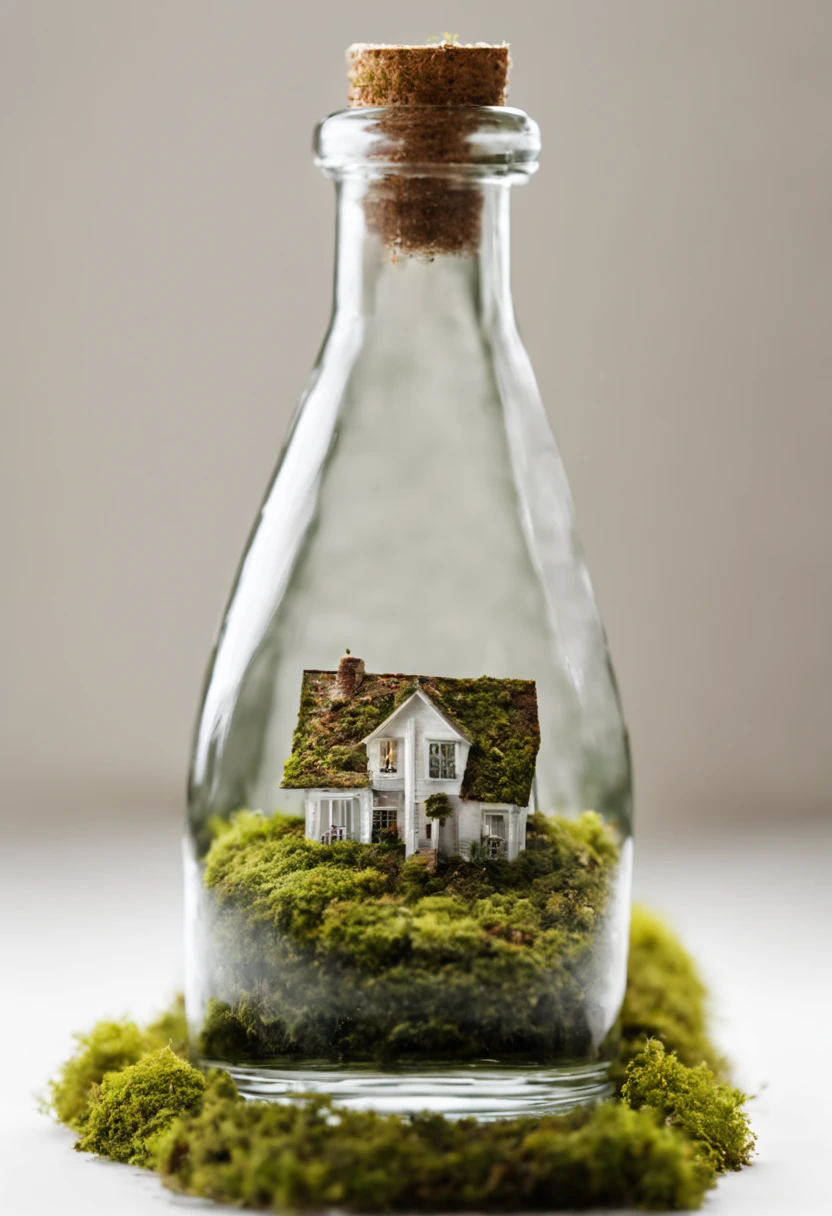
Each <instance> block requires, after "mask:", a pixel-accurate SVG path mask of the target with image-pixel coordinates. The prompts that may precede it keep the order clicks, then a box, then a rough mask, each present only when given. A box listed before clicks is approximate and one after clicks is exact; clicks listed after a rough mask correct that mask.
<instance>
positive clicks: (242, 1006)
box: [201, 812, 618, 1063]
mask: <svg viewBox="0 0 832 1216" xmlns="http://www.w3.org/2000/svg"><path fill="white" fill-rule="evenodd" d="M302 831H303V826H302V824H301V823H300V822H299V821H298V820H296V819H295V820H293V819H289V818H288V817H286V816H274V817H272V818H264V817H262V816H257V815H251V814H245V815H243V816H241V817H238V818H237V819H236V820H235V822H234V824H233V825H232V827H231V829H230V830H229V831H227V832H225V833H223V834H222V835H221V836H220V837H219V838H218V839H216V840H215V841H214V843H213V845H212V847H211V850H210V852H209V854H208V858H207V861H206V867H205V874H204V880H205V885H206V887H207V888H208V890H209V891H210V892H211V893H212V895H213V898H214V905H215V919H214V924H213V934H214V940H215V942H216V944H217V948H216V950H215V951H214V957H215V959H216V960H217V967H216V970H215V972H214V973H213V975H209V977H208V978H209V991H212V992H213V995H214V998H215V999H214V1000H213V1001H212V1002H211V1004H210V1006H209V1009H208V1011H207V1017H206V1019H205V1023H204V1026H203V1030H202V1039H201V1050H202V1051H203V1053H204V1054H205V1055H206V1056H208V1057H210V1058H213V1059H220V1060H232V1061H235V1062H239V1061H242V1060H258V1059H259V1060H262V1059H267V1058H270V1057H275V1056H295V1057H299V1056H300V1057H303V1056H318V1057H325V1058H328V1059H331V1060H339V1061H346V1060H351V1061H360V1060H380V1061H390V1060H403V1059H418V1058H429V1059H431V1060H436V1059H437V1058H442V1059H454V1060H460V1059H463V1060H467V1059H476V1058H489V1059H500V1060H506V1061H507V1060H514V1061H534V1062H537V1063H546V1062H551V1061H554V1060H558V1059H565V1058H568V1059H574V1060H578V1059H591V1058H596V1055H597V1049H596V1047H595V1046H594V1038H593V1032H592V1029H591V1027H590V1024H589V1019H588V1013H587V1004H588V1003H587V1000H586V992H585V978H584V973H585V969H586V962H587V959H588V958H590V957H591V954H592V947H593V944H594V942H595V939H596V934H597V933H598V932H599V931H600V930H601V927H602V925H603V913H604V910H605V907H606V904H607V900H608V896H609V893H610V889H611V884H612V881H613V879H614V874H615V867H616V863H617V860H618V850H617V847H616V845H615V843H614V841H613V838H612V836H611V835H610V833H609V832H608V830H607V828H606V827H605V826H604V824H603V822H602V821H601V819H600V818H599V817H598V816H597V815H595V814H593V813H592V812H586V813H585V814H584V815H582V816H580V817H579V818H577V819H574V820H569V819H560V818H547V817H546V816H544V815H540V814H537V815H534V816H531V817H530V819H529V823H528V828H527V840H526V845H527V847H526V849H525V850H524V851H522V852H521V853H520V854H519V856H518V857H517V858H516V859H515V860H514V861H510V862H509V861H506V860H495V861H487V862H484V863H483V864H474V863H472V862H471V861H470V860H464V859H462V858H460V857H455V858H451V859H439V862H438V865H437V869H436V871H435V872H431V871H429V870H428V869H427V868H426V867H425V866H423V865H420V864H419V862H418V861H417V860H407V859H406V858H405V854H404V849H403V847H402V846H401V845H391V844H376V845H365V844H359V843H357V842H355V841H338V842H335V843H333V844H329V845H325V844H319V843H317V842H315V841H311V840H307V839H305V838H304V837H303V835H302ZM519 993H522V1000H520V999H518V994H519Z"/></svg>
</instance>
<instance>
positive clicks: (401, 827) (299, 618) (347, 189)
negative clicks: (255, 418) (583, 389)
mask: <svg viewBox="0 0 832 1216" xmlns="http://www.w3.org/2000/svg"><path fill="white" fill-rule="evenodd" d="M414 132H415V133H416V134H415V138H414ZM449 132H451V137H449ZM316 151H317V163H318V164H319V165H320V166H321V167H322V168H323V170H324V172H326V173H327V174H328V175H329V176H330V177H332V178H333V179H334V181H335V183H336V191H337V203H338V215H337V252H336V268H335V287H334V305H333V312H332V319H331V322H330V326H329V330H328V332H327V335H326V338H325V340H324V343H323V347H322V350H321V353H320V355H319V358H318V360H317V363H316V364H315V367H314V369H313V372H312V375H311V380H310V383H309V386H308V388H307V390H306V392H305V394H304V396H303V398H302V401H301V403H300V406H299V408H298V411H297V413H296V415H295V418H294V421H293V423H292V425H291V429H290V432H289V435H288V438H287V440H286V443H285V446H284V449H283V452H282V454H281V457H280V460H279V463H278V467H277V472H276V474H275V477H274V480H273V481H272V484H271V486H270V488H269V490H268V493H267V495H266V498H265V501H264V503H263V507H262V509H261V512H260V515H259V517H258V520H257V523H256V526H255V528H254V530H253V532H252V535H251V537H250V540H249V542H248V545H247V548H246V551H245V554H244V556H243V560H242V563H241V565H240V568H239V572H238V574H237V578H236V581H235V584H234V587H233V591H232V594H231V598H230V602H229V605H228V608H227V610H226V613H225V617H224V620H223V624H222V627H221V629H220V633H219V637H218V640H217V643H216V646H215V649H214V652H213V654H212V657H211V661H210V664H209V667H208V674H207V678H206V683H205V689H204V695H203V701H202V707H201V711H200V716H199V721H198V726H197V731H196V737H195V744H194V753H193V762H192V769H191V775H190V783H189V799H188V823H189V831H188V835H187V840H186V887H187V909H186V915H187V927H188V944H187V1009H188V1018H189V1024H190V1029H191V1035H192V1041H193V1042H194V1043H195V1044H196V1045H197V1051H198V1052H199V1054H200V1055H201V1056H202V1058H203V1059H211V1060H214V1061H216V1060H219V1061H220V1062H221V1063H222V1064H223V1065H224V1066H226V1067H229V1068H230V1070H231V1072H232V1074H233V1075H234V1076H235V1078H236V1079H237V1081H238V1083H239V1084H240V1086H241V1088H242V1089H243V1090H244V1091H246V1092H249V1093H256V1094H259V1095H270V1096H274V1097H280V1096H282V1095H284V1094H287V1093H291V1092H294V1091H296V1090H301V1091H309V1090H310V1089H317V1090H321V1091H323V1092H328V1093H334V1094H336V1095H338V1096H339V1097H340V1099H341V1100H342V1101H346V1102H348V1103H353V1104H356V1105H370V1106H376V1107H379V1108H386V1109H421V1108H423V1107H425V1106H432V1107H434V1108H436V1109H442V1110H446V1111H454V1112H459V1113H472V1114H476V1113H479V1114H481V1115H486V1114H490V1115H499V1114H508V1113H511V1112H512V1111H516V1110H546V1109H556V1108H557V1107H559V1106H562V1105H564V1104H568V1103H572V1102H575V1101H581V1100H588V1099H591V1098H593V1097H596V1096H598V1095H601V1094H604V1093H606V1092H608V1089H609V1086H608V1081H607V1070H608V1064H609V1061H610V1059H611V1058H612V1057H613V1056H614V1053H615V1033H616V1029H615V1028H616V1019H617V1018H618V1015H619V1010H620V1005H621V1000H622V997H623V993H624V984H625V971H626V953H627V934H628V916H629V887H630V863H631V837H630V824H631V793H630V789H631V787H630V765H629V753H628V744H627V736H626V730H625V727H624V724H623V719H622V714H621V709H620V704H619V698H618V694H617V690H616V686H615V681H614V677H613V674H612V669H611V666H610V661H609V656H608V652H607V646H606V641H605V637H604V633H603V629H602V626H601V622H600V619H599V615H598V611H597V608H596V604H595V600H594V597H593V592H592V587H591V583H590V579H589V574H588V571H587V567H586V564H585V561H584V557H583V553H582V551H581V547H580V543H579V540H578V537H577V533H576V530H575V524H574V518H573V508H572V502H571V499H570V494H569V489H568V486H567V482H566V478H565V475H564V470H563V466H562V464H561V460H560V457H559V455H558V451H557V448H556V446H555V442H554V438H553V436H552V432H551V429H550V425H549V422H548V420H547V417H546V414H545V412H544V409H543V405H542V403H541V400H540V396H539V393H538V389H537V385H536V383H535V378H534V374H533V371H532V368H531V365H530V362H529V358H528V355H527V354H526V351H525V349H524V347H523V345H522V343H521V341H520V338H519V336H518V332H517V329H516V325H515V320H514V312H513V306H512V298H511V290H510V283H509V188H510V187H511V185H512V184H514V183H517V182H522V181H524V180H525V179H526V178H528V177H529V176H530V175H531V174H532V173H533V172H534V170H535V168H536V162H537V156H538V153H539V133H538V128H537V126H536V125H535V123H534V122H532V121H531V120H530V119H529V118H528V117H527V116H526V115H525V114H523V113H522V112H521V111H519V110H514V109H508V108H502V107H500V108H498V107H456V108H455V109H454V110H453V111H449V110H443V109H442V108H441V107H425V108H421V107H418V108H417V107H409V108H408V112H407V114H406V116H405V117H403V116H402V113H401V111H399V110H397V109H396V108H395V107H390V108H376V109H363V110H362V109H356V110H347V111H344V112H341V113H337V114H334V115H332V116H331V117H329V118H327V119H326V120H325V121H324V122H323V123H322V124H320V126H319V128H318V131H317V137H316ZM345 645H346V646H348V647H349V648H350V650H351V651H352V654H351V655H350V654H349V652H348V654H347V655H346V656H343V657H341V658H340V662H339V656H341V652H342V650H343V649H344V647H345ZM304 673H306V674H304ZM379 673H381V674H379ZM384 673H392V674H387V675H385V674H384ZM483 677H485V678H483ZM524 698H525V699H524ZM524 706H525V708H524ZM417 710H418V712H417ZM396 713H398V714H399V717H398V718H396V717H395V714H396ZM420 715H421V716H420ZM538 724H539V725H538ZM538 731H539V734H538ZM290 757H291V759H290ZM287 761H289V763H288V764H287ZM466 783H467V784H466ZM436 795H439V797H438V798H437V797H436ZM243 812H245V813H243ZM276 812H280V813H282V815H286V814H288V815H295V816H300V817H301V818H300V819H297V820H295V821H294V827H292V824H291V823H290V824H289V827H288V828H286V821H285V820H283V819H282V817H281V815H277V816H276V814H275V813H276ZM281 824H282V825H283V826H278V827H276V826H275V825H281ZM284 829H285V830H286V831H287V832H288V833H289V835H288V836H285V835H281V833H283V832H284ZM307 838H308V842H307ZM287 840H290V841H291V842H292V843H291V848H290V847H289V846H288V845H287V844H286V841H287ZM397 840H398V843H396V841H397ZM355 842H357V844H356V843H355ZM362 842H363V843H362ZM287 850H288V851H287ZM292 850H296V851H295V852H292ZM297 850H299V851H297ZM310 850H311V853H310ZM368 850H369V852H368ZM368 858H369V861H368ZM293 859H294V860H293ZM385 859H386V860H385ZM391 859H392V860H391ZM370 863H372V864H370ZM287 867H288V869H287ZM391 867H392V869H393V870H395V872H396V877H395V880H393V879H391V877H390V874H391V872H392V870H391ZM521 871H522V873H521ZM449 874H451V875H452V879H450V880H449V879H448V875H449ZM378 875H381V877H380V878H379V877H378ZM518 875H519V877H518ZM316 884H318V885H317V886H316ZM362 884H363V885H362Z"/></svg>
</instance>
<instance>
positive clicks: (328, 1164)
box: [159, 1099, 713, 1212]
mask: <svg viewBox="0 0 832 1216" xmlns="http://www.w3.org/2000/svg"><path fill="white" fill-rule="evenodd" d="M159 1169H160V1172H161V1174H162V1180H163V1182H164V1183H165V1185H166V1186H168V1187H170V1188H171V1189H172V1190H175V1191H180V1192H183V1193H185V1194H188V1195H198V1196H202V1197H205V1198H211V1199H213V1200H220V1201H224V1202H227V1203H232V1204H235V1205H237V1206H240V1207H248V1208H273V1209H275V1210H278V1211H280V1210H286V1209H289V1210H292V1209H294V1210H300V1209H326V1208H330V1207H338V1208H343V1209H347V1210H349V1211H365V1212H381V1211H445V1212H450V1211H493V1210H498V1211H499V1210H503V1211H520V1210H529V1209H531V1210H535V1209H536V1210H540V1211H543V1210H564V1209H573V1210H574V1209H576V1208H590V1207H597V1206H601V1205H603V1206H617V1205H621V1206H624V1205H626V1206H630V1205H634V1204H635V1205H638V1206H640V1207H643V1208H647V1209H652V1210H662V1209H667V1208H691V1207H698V1206H699V1204H700V1203H701V1200H702V1196H703V1195H704V1193H705V1191H706V1189H707V1187H708V1186H709V1185H710V1183H711V1182H712V1180H713V1172H712V1171H711V1170H709V1169H708V1168H707V1166H705V1165H703V1163H702V1161H701V1158H700V1156H699V1154H698V1152H697V1150H696V1147H695V1145H693V1144H692V1143H691V1142H690V1141H689V1140H687V1139H686V1137H684V1136H683V1135H680V1134H679V1133H677V1132H675V1131H674V1130H673V1129H671V1128H669V1127H667V1126H664V1125H662V1123H661V1121H660V1119H658V1118H657V1116H656V1115H655V1114H654V1112H652V1111H649V1110H645V1111H633V1110H630V1109H629V1108H628V1107H627V1106H626V1105H624V1104H623V1103H615V1104H612V1103H604V1104H602V1105H601V1106H597V1107H595V1108H593V1109H591V1110H587V1109H584V1110H579V1111H575V1112H574V1113H572V1114H570V1115H566V1116H561V1117H547V1118H543V1119H536V1118H521V1119H512V1120H507V1121H499V1122H495V1123H478V1122H476V1121H475V1120H473V1119H463V1120H459V1121H455V1120H450V1119H445V1118H443V1117H442V1116H441V1115H429V1114H424V1115H418V1116H414V1117H409V1118H403V1117H401V1116H398V1115H379V1114H375V1113H372V1112H369V1111H346V1110H341V1109H339V1108H337V1107H333V1106H332V1105H331V1104H330V1103H329V1102H326V1101H321V1100H314V1101H309V1102H305V1103H299V1104H293V1105H286V1106H283V1105H278V1104H273V1103H266V1102H241V1101H240V1100H236V1101H235V1100H232V1099H224V1100H221V1101H216V1102H212V1101H206V1102H205V1104H204V1105H203V1108H202V1110H201V1111H200V1112H199V1113H196V1114H193V1115H191V1116H187V1117H185V1118H182V1119H179V1120H177V1122H176V1123H175V1124H174V1125H173V1126H172V1127H171V1128H170V1130H169V1131H168V1132H167V1134H166V1135H165V1136H164V1137H163V1139H162V1142H161V1143H160V1146H159Z"/></svg>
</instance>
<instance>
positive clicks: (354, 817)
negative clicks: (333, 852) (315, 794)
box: [320, 798, 358, 844]
mask: <svg viewBox="0 0 832 1216" xmlns="http://www.w3.org/2000/svg"><path fill="white" fill-rule="evenodd" d="M320 810H321V820H320V823H321V840H322V841H323V843H324V844H330V843H331V842H332V841H333V840H355V839H356V838H357V836H358V799H357V798H322V799H321V801H320Z"/></svg>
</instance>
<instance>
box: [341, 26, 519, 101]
mask: <svg viewBox="0 0 832 1216" xmlns="http://www.w3.org/2000/svg"><path fill="white" fill-rule="evenodd" d="M510 63H511V57H510V55H509V47H508V43H505V42H504V43H503V44H502V46H488V45H487V44H486V43H484V42H477V43H471V44H465V45H462V46H460V45H459V44H458V43H448V42H443V43H439V44H438V45H434V46H385V45H383V44H381V43H369V42H355V43H353V45H352V46H351V47H349V48H348V49H347V77H348V79H349V83H350V92H349V104H350V105H351V106H502V105H505V101H506V94H507V92H508V70H509V66H510Z"/></svg>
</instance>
